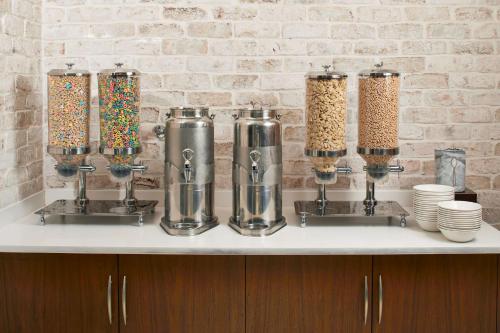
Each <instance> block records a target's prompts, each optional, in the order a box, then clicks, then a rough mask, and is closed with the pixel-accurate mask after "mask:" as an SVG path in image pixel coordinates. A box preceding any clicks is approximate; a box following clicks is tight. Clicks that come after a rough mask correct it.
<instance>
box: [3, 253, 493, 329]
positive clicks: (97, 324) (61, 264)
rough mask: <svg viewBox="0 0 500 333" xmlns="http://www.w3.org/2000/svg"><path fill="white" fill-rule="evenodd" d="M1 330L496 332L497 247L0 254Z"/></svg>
mask: <svg viewBox="0 0 500 333" xmlns="http://www.w3.org/2000/svg"><path fill="white" fill-rule="evenodd" d="M109 283H111V284H109ZM108 300H109V301H108ZM108 311H109V312H108ZM365 311H366V312H365ZM365 314H366V315H365ZM0 332H2V333H24V332H27V333H33V332H41V333H67V332H71V333H73V332H74V333H80V332H81V333H84V332H85V333H87V332H92V333H100V332H105V333H108V332H109V333H118V332H120V333H123V332H125V333H126V332H132V333H142V332H148V333H149V332H176V333H212V332H214V333H215V332H216V333H241V332H246V333H262V332H273V333H285V332H286V333H310V332H314V333H322V332H328V333H336V332H339V333H351V332H352V333H358V332H359V333H370V332H373V333H393V332H396V333H400V332H401V333H402V332H404V333H424V332H425V333H429V332H439V333H471V332H473V333H495V332H497V333H500V256H497V255H401V256H247V257H245V256H203V255H199V256H177V255H70V254H0Z"/></svg>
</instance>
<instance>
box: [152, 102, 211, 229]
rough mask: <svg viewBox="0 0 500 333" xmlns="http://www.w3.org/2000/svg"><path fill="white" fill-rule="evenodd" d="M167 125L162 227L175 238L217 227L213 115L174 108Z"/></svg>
mask: <svg viewBox="0 0 500 333" xmlns="http://www.w3.org/2000/svg"><path fill="white" fill-rule="evenodd" d="M167 117H168V119H167V121H166V123H165V126H157V127H155V132H156V134H157V136H158V137H159V138H161V139H164V140H165V216H164V218H163V219H162V222H161V226H162V227H163V229H165V231H166V232H167V233H169V234H170V235H175V236H190V235H197V234H200V233H202V232H204V231H207V230H208V229H210V228H213V227H215V226H216V225H217V224H218V223H217V217H216V216H215V215H214V124H213V121H212V119H213V118H214V115H209V110H208V108H172V109H170V112H169V113H168V114H167Z"/></svg>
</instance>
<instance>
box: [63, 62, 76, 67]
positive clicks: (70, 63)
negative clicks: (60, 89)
mask: <svg viewBox="0 0 500 333" xmlns="http://www.w3.org/2000/svg"><path fill="white" fill-rule="evenodd" d="M65 65H66V66H67V67H68V69H72V68H73V66H74V65H75V64H74V63H73V62H68V63H66V64H65Z"/></svg>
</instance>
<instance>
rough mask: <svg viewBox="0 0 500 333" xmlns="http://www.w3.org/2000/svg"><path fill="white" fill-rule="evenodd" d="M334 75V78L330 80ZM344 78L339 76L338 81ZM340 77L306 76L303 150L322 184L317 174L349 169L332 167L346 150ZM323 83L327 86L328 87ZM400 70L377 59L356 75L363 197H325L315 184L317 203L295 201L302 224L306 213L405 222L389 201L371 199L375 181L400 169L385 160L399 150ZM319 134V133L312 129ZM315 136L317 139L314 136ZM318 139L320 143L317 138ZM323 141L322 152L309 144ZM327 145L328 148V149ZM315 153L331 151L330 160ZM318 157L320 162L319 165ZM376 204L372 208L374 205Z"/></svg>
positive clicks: (400, 167) (348, 170) (397, 207)
mask: <svg viewBox="0 0 500 333" xmlns="http://www.w3.org/2000/svg"><path fill="white" fill-rule="evenodd" d="M335 79H336V80H337V82H335V81H333V80H335ZM342 80H343V81H342ZM345 86H346V84H345V76H342V74H340V73H335V74H329V73H328V72H327V73H325V74H324V75H312V76H311V75H308V82H307V99H306V100H307V143H306V155H308V156H313V158H316V160H315V159H313V160H312V161H313V164H314V170H315V173H316V182H318V183H319V184H322V183H321V181H318V180H321V179H324V178H325V177H321V175H323V174H324V173H321V172H318V170H319V171H326V174H327V175H328V178H327V179H329V177H330V175H331V174H334V173H335V169H336V172H337V173H338V172H344V173H349V172H350V168H347V167H346V168H339V167H336V168H335V166H334V162H335V160H336V158H337V157H338V156H342V155H343V154H345V141H344V135H345V131H344V124H345V113H346V103H345V96H346V88H345ZM327 87H328V88H327ZM398 114H399V73H397V72H396V71H392V70H386V69H382V64H380V65H377V66H376V68H375V69H373V70H367V71H363V72H361V73H360V74H359V125H358V131H359V137H358V147H357V152H358V153H359V154H360V155H361V156H362V157H363V159H364V160H365V161H366V163H367V166H366V167H365V170H366V172H367V182H366V186H367V189H366V198H365V200H364V201H363V202H356V201H353V202H351V201H333V202H332V201H326V198H325V187H324V185H323V186H322V189H321V188H320V197H319V198H318V199H317V200H316V202H311V201H297V202H295V212H296V214H297V215H298V216H299V217H300V224H301V226H306V224H307V222H308V218H309V217H329V218H332V217H342V218H344V217H353V216H355V217H384V218H386V217H387V218H389V220H391V219H392V217H393V216H398V217H399V218H400V224H401V225H402V226H404V225H405V224H406V219H405V217H406V216H407V215H408V213H407V212H406V211H405V210H404V209H403V208H401V206H400V205H399V204H398V203H396V202H394V201H386V202H378V203H377V201H376V200H375V196H374V194H375V182H380V181H383V180H384V179H385V178H386V177H387V174H388V173H389V172H402V171H403V170H404V168H403V167H402V166H400V165H399V163H398V164H397V165H389V162H390V161H391V160H392V158H393V157H394V156H395V155H397V154H398V153H399V147H398ZM317 133H319V134H317ZM314 139H319V140H314ZM321 141H323V142H321ZM313 144H317V146H313V148H316V147H321V144H322V145H323V147H324V149H325V150H326V152H322V153H321V154H322V155H319V153H317V152H314V150H312V149H311V146H312V145H313ZM329 149H331V151H329ZM317 156H322V157H323V156H331V158H330V159H329V160H326V161H325V159H324V160H319V159H318V158H317ZM318 160H319V162H323V161H324V163H325V162H330V163H325V166H326V167H324V169H320V168H321V167H322V165H321V164H319V163H318ZM375 207H377V208H375Z"/></svg>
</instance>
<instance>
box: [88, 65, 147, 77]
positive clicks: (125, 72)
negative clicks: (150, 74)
mask: <svg viewBox="0 0 500 333" xmlns="http://www.w3.org/2000/svg"><path fill="white" fill-rule="evenodd" d="M115 66H116V67H115V68H113V69H105V70H102V71H101V72H99V73H98V74H97V75H110V76H127V77H133V76H139V75H141V73H140V72H139V71H138V70H137V69H127V68H122V66H123V63H121V62H117V63H115Z"/></svg>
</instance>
